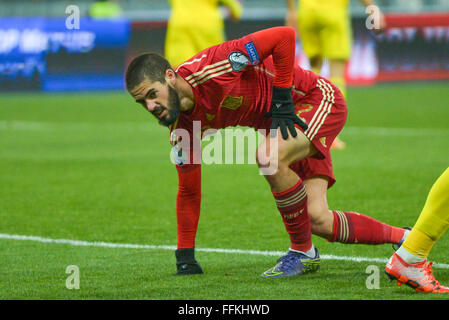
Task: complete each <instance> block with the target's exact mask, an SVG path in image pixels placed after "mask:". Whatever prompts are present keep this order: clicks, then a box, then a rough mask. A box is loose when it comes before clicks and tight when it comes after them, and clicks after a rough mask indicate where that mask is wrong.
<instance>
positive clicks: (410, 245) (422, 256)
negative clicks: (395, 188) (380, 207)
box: [385, 168, 449, 293]
mask: <svg viewBox="0 0 449 320" xmlns="http://www.w3.org/2000/svg"><path fill="white" fill-rule="evenodd" d="M448 227H449V168H448V169H446V171H445V172H443V174H442V175H441V176H440V177H439V178H438V179H437V181H436V182H435V183H434V185H433V186H432V188H431V189H430V192H429V195H428V196H427V200H426V203H425V205H424V208H423V210H422V212H421V214H420V216H419V218H418V221H417V222H416V224H415V226H414V227H413V229H412V231H411V232H410V234H409V235H408V237H407V239H406V240H405V241H404V243H403V244H402V246H401V247H400V248H399V249H398V250H397V251H396V253H394V254H393V256H392V257H391V258H390V260H389V262H388V264H387V266H386V267H385V272H386V273H387V275H388V276H389V277H390V278H391V279H397V280H398V284H399V285H401V284H402V283H405V284H407V285H408V286H410V287H412V288H414V289H415V290H417V291H421V292H434V293H447V292H449V288H447V287H444V286H441V285H440V284H439V283H438V281H436V280H435V277H434V276H433V272H432V267H431V265H432V263H431V262H430V263H427V256H428V255H429V252H430V250H431V249H432V247H433V245H434V244H435V242H436V241H437V240H438V239H439V238H440V237H441V236H442V235H443V234H444V233H445V232H446V230H447V229H448Z"/></svg>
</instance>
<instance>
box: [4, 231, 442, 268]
mask: <svg viewBox="0 0 449 320" xmlns="http://www.w3.org/2000/svg"><path fill="white" fill-rule="evenodd" d="M0 239H6V240H22V241H34V242H40V243H54V244H67V245H71V246H81V247H103V248H123V249H147V250H176V246H169V245H149V244H130V243H113V242H103V241H83V240H70V239H51V238H42V237H38V236H24V235H19V234H7V233H0ZM195 250H196V251H201V252H214V253H229V254H249V255H260V256H282V255H284V254H285V252H284V251H260V250H243V249H220V248H195ZM320 257H321V259H323V260H342V261H353V262H374V263H387V261H388V259H387V258H370V257H350V256H335V255H327V254H325V255H322V256H320ZM433 266H434V267H437V268H441V269H449V264H444V263H434V264H433Z"/></svg>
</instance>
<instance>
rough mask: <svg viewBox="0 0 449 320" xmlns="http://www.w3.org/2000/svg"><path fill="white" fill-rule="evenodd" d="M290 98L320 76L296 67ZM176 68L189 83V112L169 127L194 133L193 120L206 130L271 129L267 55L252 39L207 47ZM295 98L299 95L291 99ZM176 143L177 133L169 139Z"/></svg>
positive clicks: (270, 63) (270, 80) (270, 66)
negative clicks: (232, 128) (190, 98)
mask: <svg viewBox="0 0 449 320" xmlns="http://www.w3.org/2000/svg"><path fill="white" fill-rule="evenodd" d="M294 68H295V69H297V70H295V71H294V74H295V79H294V86H295V87H294V90H293V91H292V94H293V96H295V95H300V96H304V95H306V94H307V92H309V91H310V90H312V89H313V88H314V87H315V85H316V81H317V79H318V76H316V75H315V74H313V73H312V72H310V71H307V70H304V69H302V68H300V67H299V66H297V65H295V67H294ZM176 72H177V73H178V75H179V76H181V77H182V78H184V79H185V80H186V81H187V82H188V83H189V84H190V85H191V87H192V91H193V94H194V97H195V106H194V108H193V110H191V111H188V112H181V113H180V115H179V118H178V120H177V121H176V123H175V124H174V125H173V126H172V127H171V128H170V129H171V132H173V131H174V130H175V129H185V130H187V131H188V132H189V133H190V134H191V137H192V139H191V140H192V141H193V136H192V134H193V122H194V121H200V122H197V125H198V124H200V126H201V132H203V131H204V130H206V129H211V128H213V129H221V128H226V127H229V126H248V127H252V128H254V129H256V130H257V129H260V128H263V129H269V127H270V124H271V118H266V117H265V114H266V113H267V112H268V111H269V109H270V103H271V94H272V88H273V78H274V72H275V70H274V64H273V59H272V57H271V56H263V53H262V52H260V50H258V48H257V44H256V42H255V39H254V38H253V37H252V36H251V35H248V36H245V37H243V38H240V39H237V40H231V41H226V42H224V43H222V44H220V45H217V46H213V47H210V48H208V49H205V50H203V51H201V52H200V53H198V54H197V55H195V56H194V57H192V58H191V59H190V60H188V61H186V62H185V63H183V64H181V65H180V66H179V67H178V68H177V70H176ZM293 98H294V100H295V101H297V100H298V99H297V98H298V97H296V98H295V97H293ZM171 140H172V143H173V142H176V137H175V135H172V137H171Z"/></svg>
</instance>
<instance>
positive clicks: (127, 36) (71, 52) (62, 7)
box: [0, 0, 449, 91]
mask: <svg viewBox="0 0 449 320" xmlns="http://www.w3.org/2000/svg"><path fill="white" fill-rule="evenodd" d="M93 2H94V1H92V0H82V1H75V2H74V1H56V0H54V1H50V0H47V1H45V0H24V1H13V0H1V1H0V9H1V10H0V43H1V46H0V77H1V79H0V81H1V83H2V86H1V88H2V89H1V90H11V89H14V88H17V86H16V85H15V84H17V83H21V84H22V85H20V86H19V87H20V88H21V89H24V88H34V89H42V90H46V91H53V90H77V89H78V90H83V89H117V88H122V87H123V81H121V75H122V74H123V70H124V66H125V65H126V62H128V61H129V59H130V58H131V57H132V56H133V55H135V54H138V53H141V52H143V51H154V52H158V53H162V54H163V50H164V39H165V32H166V24H167V19H168V18H169V15H170V8H169V5H168V2H167V1H166V0H121V1H116V2H117V3H118V4H119V5H120V7H121V8H122V10H123V11H122V16H121V18H120V19H116V20H119V21H116V22H115V23H114V22H110V21H109V22H92V20H91V19H89V18H88V12H89V8H90V6H91V5H92V3H93ZM73 4H76V5H77V6H78V7H79V9H80V13H81V19H82V22H81V23H82V28H81V29H80V30H78V31H77V30H73V31H70V30H67V29H65V24H64V23H63V21H64V20H62V19H64V17H67V16H68V14H66V8H67V7H68V6H70V5H73ZM242 4H243V5H244V13H243V19H242V20H241V21H240V22H237V23H236V22H232V21H231V20H230V19H227V20H226V35H227V38H228V39H233V38H236V37H240V36H242V35H244V34H247V33H250V32H253V31H255V30H259V29H262V28H266V27H271V26H278V25H282V24H283V21H284V17H285V12H286V8H285V1H280V0H277V1H270V0H243V1H242ZM377 4H378V5H379V6H380V8H381V9H382V10H383V11H384V12H385V13H386V14H387V22H388V25H389V28H388V30H387V32H386V33H385V34H383V35H380V36H377V37H374V36H373V35H372V34H371V33H370V32H368V31H367V29H366V28H365V19H366V14H365V12H364V8H363V7H362V5H361V4H360V3H359V2H358V1H351V12H352V24H353V30H354V47H353V52H352V56H351V59H350V62H349V63H348V66H347V71H346V78H347V82H348V84H349V85H367V84H373V83H375V82H378V81H396V80H427V79H448V78H449V54H448V52H449V0H409V1H406V0H379V1H377ZM223 15H224V16H226V15H227V13H226V11H223ZM57 17H60V20H58V18H57ZM58 21H59V22H58ZM94 38H95V39H96V40H94ZM106 51H107V53H108V54H104V53H105V52H106ZM66 58H70V59H66ZM298 61H299V63H300V64H302V65H303V66H304V67H307V66H308V61H307V59H306V57H305V56H304V54H302V52H301V44H300V41H298ZM75 69H76V70H75ZM75 71H76V72H75ZM323 71H324V75H325V74H326V73H325V70H323ZM67 77H70V85H68V83H67V82H66V80H67V79H68V78H67ZM98 77H100V79H101V80H102V81H100V82H99V81H96V80H97V79H98ZM89 79H90V80H89Z"/></svg>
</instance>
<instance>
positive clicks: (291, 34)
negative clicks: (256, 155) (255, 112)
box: [250, 27, 307, 139]
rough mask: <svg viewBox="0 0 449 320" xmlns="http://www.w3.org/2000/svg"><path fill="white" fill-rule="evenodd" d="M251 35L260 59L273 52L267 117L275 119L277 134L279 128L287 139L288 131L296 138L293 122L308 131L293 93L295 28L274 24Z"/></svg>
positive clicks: (273, 126)
mask: <svg viewBox="0 0 449 320" xmlns="http://www.w3.org/2000/svg"><path fill="white" fill-rule="evenodd" d="M250 38H252V39H253V40H254V42H255V43H256V47H257V52H258V54H259V55H260V59H261V60H263V59H265V58H267V57H268V56H270V55H271V56H272V57H273V64H274V79H273V95H272V101H271V107H270V111H269V112H268V113H267V117H272V118H273V121H272V123H271V129H274V130H272V132H273V133H276V130H277V128H278V127H279V128H280V129H281V134H282V137H283V138H284V139H288V131H290V134H291V135H292V136H293V137H296V135H297V132H296V129H295V126H294V124H298V125H299V126H300V127H301V128H303V130H307V125H306V124H305V123H304V122H303V121H302V120H301V119H299V117H298V116H297V115H296V114H295V109H294V105H293V98H292V95H291V90H292V85H293V70H294V63H295V47H296V35H295V30H294V29H293V28H290V27H274V28H270V29H265V30H261V31H258V32H255V33H252V34H251V35H250ZM287 129H288V131H287Z"/></svg>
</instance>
